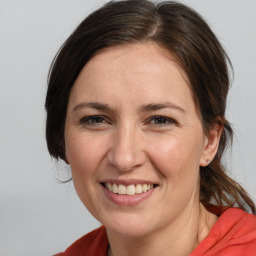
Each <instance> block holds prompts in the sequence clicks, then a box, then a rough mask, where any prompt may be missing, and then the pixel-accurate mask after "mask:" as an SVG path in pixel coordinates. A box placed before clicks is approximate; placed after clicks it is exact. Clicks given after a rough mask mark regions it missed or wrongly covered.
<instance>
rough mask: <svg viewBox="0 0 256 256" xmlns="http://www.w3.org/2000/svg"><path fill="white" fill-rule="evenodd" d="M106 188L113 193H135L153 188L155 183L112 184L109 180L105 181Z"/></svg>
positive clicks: (130, 194)
mask: <svg viewBox="0 0 256 256" xmlns="http://www.w3.org/2000/svg"><path fill="white" fill-rule="evenodd" d="M105 186H106V188H107V189H108V190H109V191H111V192H112V193H115V194H119V195H129V196H132V195H135V194H141V193H144V192H147V191H149V190H151V189H153V187H154V185H153V184H137V185H128V186H125V185H123V184H115V183H113V184H111V183H109V182H107V183H105Z"/></svg>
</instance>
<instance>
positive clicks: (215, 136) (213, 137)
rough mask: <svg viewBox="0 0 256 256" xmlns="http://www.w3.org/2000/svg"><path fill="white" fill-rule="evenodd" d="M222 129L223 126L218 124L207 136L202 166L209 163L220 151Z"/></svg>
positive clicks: (201, 161)
mask: <svg viewBox="0 0 256 256" xmlns="http://www.w3.org/2000/svg"><path fill="white" fill-rule="evenodd" d="M222 129H223V127H222V126H219V125H216V127H215V129H212V130H210V131H209V133H208V135H207V136H206V139H205V144H204V149H203V153H202V156H201V159H200V166H202V167H205V166H207V165H209V164H210V163H211V161H212V160H213V158H214V157H215V155H216V153H217V151H218V147H219V141H220V137H221V133H222Z"/></svg>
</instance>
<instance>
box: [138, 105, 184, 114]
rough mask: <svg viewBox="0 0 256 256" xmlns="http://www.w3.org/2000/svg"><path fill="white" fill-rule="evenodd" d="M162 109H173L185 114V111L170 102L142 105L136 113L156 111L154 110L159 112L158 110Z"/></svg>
mask: <svg viewBox="0 0 256 256" xmlns="http://www.w3.org/2000/svg"><path fill="white" fill-rule="evenodd" d="M164 108H171V109H175V110H178V111H180V112H182V113H185V112H186V111H185V110H184V109H183V108H182V107H180V106H178V105H176V104H174V103H171V102H165V103H152V104H147V105H143V106H141V107H140V108H139V110H138V112H139V113H140V112H150V111H156V110H160V109H164Z"/></svg>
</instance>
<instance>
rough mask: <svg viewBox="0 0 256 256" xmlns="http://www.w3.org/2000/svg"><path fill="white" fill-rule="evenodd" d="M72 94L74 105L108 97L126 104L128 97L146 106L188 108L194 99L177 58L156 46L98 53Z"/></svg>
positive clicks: (147, 45)
mask: <svg viewBox="0 0 256 256" xmlns="http://www.w3.org/2000/svg"><path fill="white" fill-rule="evenodd" d="M71 94H72V99H73V100H74V101H80V100H87V99H86V98H90V100H91V99H92V100H97V101H98V100H101V99H104V98H105V97H109V96H111V97H112V98H113V99H114V98H115V99H117V100H118V98H119V99H120V100H123V99H122V96H123V95H126V96H127V97H130V99H134V100H136V99H140V101H142V100H144V101H148V102H144V103H145V104H148V103H150V101H151V102H152V101H157V102H160V101H165V102H167V101H168V100H169V98H171V99H172V101H176V103H179V101H181V100H183V101H184V102H183V104H185V105H186V104H187V103H191V99H192V95H191V92H190V88H189V86H188V79H187V76H186V74H185V72H184V70H183V69H182V68H181V66H180V65H179V64H178V62H177V61H176V59H175V57H174V56H173V55H172V54H171V53H170V52H169V51H167V50H166V49H164V48H162V47H160V46H158V45H156V44H153V43H144V44H128V45H120V46H114V47H109V48H106V49H104V50H103V51H101V52H99V53H98V54H97V55H95V56H94V57H93V58H92V59H91V60H90V61H89V62H88V63H87V64H86V65H85V66H84V68H83V69H82V71H81V72H80V74H79V76H78V78H77V80H76V81H75V84H74V86H73V88H72V91H71ZM110 94H111V95H110ZM141 97H143V98H141ZM187 107H188V106H187ZM190 107H191V105H190Z"/></svg>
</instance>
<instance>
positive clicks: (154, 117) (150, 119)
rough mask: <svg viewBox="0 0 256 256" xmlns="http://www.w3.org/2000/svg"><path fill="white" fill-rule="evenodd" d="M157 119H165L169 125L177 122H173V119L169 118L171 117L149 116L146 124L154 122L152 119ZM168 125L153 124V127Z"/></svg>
mask: <svg viewBox="0 0 256 256" xmlns="http://www.w3.org/2000/svg"><path fill="white" fill-rule="evenodd" d="M157 118H159V119H161V118H162V119H165V120H166V121H167V122H168V123H171V124H178V122H177V121H176V120H175V119H173V118H171V117H166V116H162V115H155V116H151V117H150V118H149V119H148V121H147V122H151V121H152V120H154V119H157ZM168 123H164V124H161V123H160V124H155V125H168Z"/></svg>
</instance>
